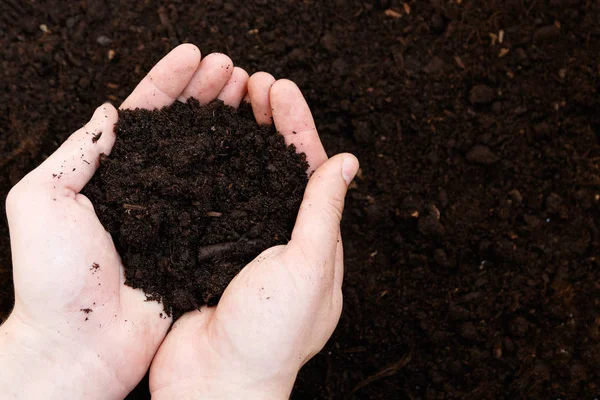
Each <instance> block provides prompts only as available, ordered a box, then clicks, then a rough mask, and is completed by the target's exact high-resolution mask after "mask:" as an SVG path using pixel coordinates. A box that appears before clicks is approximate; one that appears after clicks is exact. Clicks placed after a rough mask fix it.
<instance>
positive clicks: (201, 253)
mask: <svg viewBox="0 0 600 400" xmlns="http://www.w3.org/2000/svg"><path fill="white" fill-rule="evenodd" d="M236 244H237V242H224V243H217V244H209V245H208V246H202V247H199V248H198V261H204V260H206V259H209V258H212V257H217V256H220V255H223V254H225V253H227V252H229V251H231V250H233V248H234V246H235V245H236Z"/></svg>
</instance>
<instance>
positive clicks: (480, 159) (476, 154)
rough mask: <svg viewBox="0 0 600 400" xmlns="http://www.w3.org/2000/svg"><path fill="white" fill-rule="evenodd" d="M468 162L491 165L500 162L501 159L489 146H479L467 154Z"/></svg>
mask: <svg viewBox="0 0 600 400" xmlns="http://www.w3.org/2000/svg"><path fill="white" fill-rule="evenodd" d="M467 161H469V162H472V163H475V164H482V165H491V164H495V163H497V162H498V161H500V158H499V157H498V156H496V155H495V154H494V153H493V152H492V150H491V149H490V148H489V147H488V146H484V145H481V144H477V145H475V146H473V147H472V148H471V150H469V152H468V153H467Z"/></svg>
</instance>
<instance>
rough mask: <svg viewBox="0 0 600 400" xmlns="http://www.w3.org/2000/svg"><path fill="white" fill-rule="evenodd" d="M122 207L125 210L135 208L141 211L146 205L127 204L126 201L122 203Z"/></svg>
mask: <svg viewBox="0 0 600 400" xmlns="http://www.w3.org/2000/svg"><path fill="white" fill-rule="evenodd" d="M123 208H124V209H126V210H137V211H142V210H145V209H146V207H144V206H140V205H138V204H127V203H124V204H123Z"/></svg>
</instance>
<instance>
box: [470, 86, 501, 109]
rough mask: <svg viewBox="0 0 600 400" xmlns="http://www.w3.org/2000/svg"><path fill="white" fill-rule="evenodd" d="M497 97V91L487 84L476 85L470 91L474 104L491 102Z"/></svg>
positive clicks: (471, 100)
mask: <svg viewBox="0 0 600 400" xmlns="http://www.w3.org/2000/svg"><path fill="white" fill-rule="evenodd" d="M494 99H496V91H495V90H494V89H492V88H491V87H489V86H487V85H477V86H474V87H473V88H472V89H471V91H470V92H469V101H470V102H471V104H474V105H482V104H489V103H491V102H492V101H494Z"/></svg>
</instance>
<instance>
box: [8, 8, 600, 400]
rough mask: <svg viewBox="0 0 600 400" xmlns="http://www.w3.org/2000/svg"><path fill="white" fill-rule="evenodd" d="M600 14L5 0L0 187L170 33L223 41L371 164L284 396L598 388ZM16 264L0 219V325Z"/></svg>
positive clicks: (112, 93) (157, 53)
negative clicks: (312, 340)
mask: <svg viewBox="0 0 600 400" xmlns="http://www.w3.org/2000/svg"><path fill="white" fill-rule="evenodd" d="M598 21H600V3H598V2H597V1H595V0H579V1H578V0H487V1H484V0H481V1H476V0H430V1H427V0H423V1H418V2H417V1H411V0H407V1H406V5H405V3H404V2H403V1H398V0H391V1H390V0H379V1H354V0H332V1H311V0H305V1H302V2H293V1H289V2H288V1H283V2H282V1H267V0H254V1H247V0H231V1H219V0H214V1H210V2H183V1H173V2H170V3H169V4H166V2H159V1H156V0H147V1H144V2H135V3H133V2H132V3H127V4H124V3H122V2H117V1H112V0H111V1H109V0H100V1H98V0H96V1H92V0H83V1H77V2H61V1H57V0H48V1H44V2H31V1H26V2H23V1H18V0H4V1H2V2H1V3H0V49H2V50H1V51H0V198H2V199H4V197H5V195H6V193H7V192H8V190H9V188H10V187H11V186H12V185H14V184H15V183H16V182H17V181H18V180H19V179H20V178H21V177H22V176H23V175H24V174H25V173H26V172H28V171H29V170H30V169H32V168H33V167H34V166H36V165H37V164H38V163H40V162H41V161H42V160H43V159H44V158H45V157H47V156H48V155H49V154H51V152H52V151H54V149H56V148H57V147H58V145H59V144H60V143H61V142H62V141H63V140H64V139H65V138H66V137H67V136H68V135H69V134H70V133H71V132H72V131H74V130H75V129H77V128H78V127H80V126H81V125H82V124H84V123H85V122H86V121H87V119H88V118H89V116H90V115H91V113H92V111H93V110H94V108H95V107H96V106H97V105H99V104H101V102H103V101H105V100H111V101H113V102H114V103H115V104H118V103H119V102H120V101H122V100H123V99H124V98H125V96H126V95H127V94H128V93H129V92H130V91H131V90H132V89H133V88H134V87H135V85H136V84H137V82H138V81H139V80H140V79H142V77H143V76H144V74H145V73H146V72H147V71H148V70H149V69H150V67H151V66H152V65H153V64H154V63H155V62H156V61H158V59H159V58H160V57H161V56H163V55H164V54H166V53H167V52H168V51H169V50H170V49H171V48H173V47H174V46H176V45H177V44H179V43H182V42H192V43H195V44H197V45H198V46H199V47H200V49H201V50H202V52H203V54H208V53H209V52H212V51H220V52H224V53H227V54H228V55H230V56H231V57H232V59H233V60H234V62H235V63H236V64H237V65H239V66H241V67H244V68H246V69H247V70H248V72H250V73H252V72H255V71H258V70H266V71H269V72H271V73H273V74H274V75H275V76H276V77H278V78H282V77H287V78H290V79H293V80H294V81H296V82H297V83H298V85H299V86H300V87H301V88H302V89H303V91H304V93H305V95H306V97H307V100H308V102H309V104H310V106H311V108H312V110H313V113H314V116H315V119H316V122H317V126H318V127H319V130H320V134H321V137H322V139H323V142H324V144H325V146H326V149H327V151H328V152H329V154H334V153H337V152H340V151H351V152H354V153H355V154H356V155H357V156H358V158H359V159H360V160H361V165H362V169H361V172H360V174H359V176H358V177H357V179H356V182H355V184H353V186H352V188H351V190H350V192H349V195H348V200H347V210H346V212H345V215H344V221H343V226H342V229H343V236H344V244H345V249H346V279H345V286H344V292H345V307H344V312H343V315H342V319H341V321H340V324H339V326H338V328H337V330H336V332H335V333H334V335H333V337H332V339H331V340H330V342H329V343H328V345H327V346H326V348H325V349H324V350H323V351H322V352H321V353H319V354H318V355H317V356H315V357H314V359H313V360H312V361H311V362H310V363H309V364H308V365H306V367H305V368H304V369H303V370H302V371H301V373H300V376H299V378H298V381H297V384H296V386H295V389H294V392H293V396H292V397H293V398H297V399H341V398H350V399H351V398H356V399H359V398H360V399H363V398H364V399H390V398H400V399H418V398H427V399H454V398H469V399H479V398H481V399H491V398H500V399H517V398H544V399H558V398H561V399H587V398H590V399H593V398H596V397H597V395H598V393H599V392H600V370H599V369H598V365H600V343H599V341H600V280H599V277H600V259H599V258H598V256H599V254H600V252H599V250H600V231H599V227H598V221H600V219H599V217H600V206H599V199H600V177H599V174H600V172H599V165H600V146H599V144H600V104H599V101H598V86H599V78H600V56H599V52H600V25H599V24H598ZM501 31H502V32H501ZM2 201H3V200H2ZM10 277H11V262H10V250H9V241H8V232H7V227H6V221H5V219H2V220H1V222H0V320H1V318H2V316H5V315H6V314H7V313H8V312H9V310H10V308H11V307H12V301H13V300H12V285H11V278H10ZM130 397H131V398H137V399H142V398H147V393H145V390H144V383H142V384H141V385H140V387H139V388H138V389H137V390H136V392H135V393H134V394H132V395H131V396H130Z"/></svg>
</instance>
